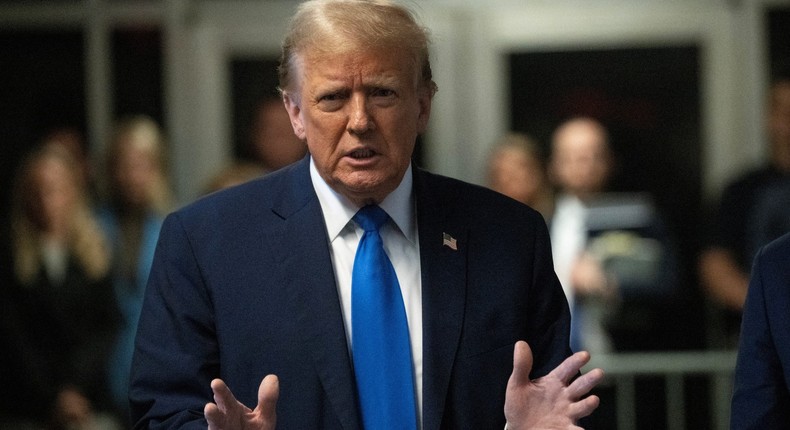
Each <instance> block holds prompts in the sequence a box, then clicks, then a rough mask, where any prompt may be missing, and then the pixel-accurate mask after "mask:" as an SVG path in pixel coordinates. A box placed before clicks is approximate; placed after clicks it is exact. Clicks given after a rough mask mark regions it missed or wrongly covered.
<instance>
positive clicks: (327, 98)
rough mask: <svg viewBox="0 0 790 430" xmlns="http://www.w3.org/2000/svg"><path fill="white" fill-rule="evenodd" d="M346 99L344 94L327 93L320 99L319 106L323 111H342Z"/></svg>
mask: <svg viewBox="0 0 790 430" xmlns="http://www.w3.org/2000/svg"><path fill="white" fill-rule="evenodd" d="M346 98H347V96H346V94H344V93H343V92H333V93H327V94H323V95H321V96H319V97H318V102H317V105H318V108H319V109H321V110H322V111H325V112H332V111H336V110H338V109H340V108H341V107H342V106H343V102H344V101H345V99H346Z"/></svg>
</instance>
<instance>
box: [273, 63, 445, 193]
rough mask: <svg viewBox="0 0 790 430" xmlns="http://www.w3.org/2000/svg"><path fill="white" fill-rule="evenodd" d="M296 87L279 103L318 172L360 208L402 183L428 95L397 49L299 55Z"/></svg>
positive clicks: (422, 127)
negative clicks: (331, 54) (304, 142)
mask: <svg viewBox="0 0 790 430" xmlns="http://www.w3.org/2000/svg"><path fill="white" fill-rule="evenodd" d="M297 64H298V65H297V66H296V67H295V72H296V77H297V82H296V84H295V85H294V86H295V87H296V88H293V89H292V90H291V91H292V92H291V91H287V92H286V95H285V97H284V99H285V105H286V108H287V110H288V114H289V116H290V118H291V124H292V126H293V128H294V132H295V133H296V135H297V136H298V137H299V138H301V139H304V140H306V141H307V147H308V149H309V151H310V154H311V155H312V157H313V159H314V161H315V165H316V167H317V169H318V172H319V174H320V175H321V177H322V178H323V179H324V181H326V182H327V184H329V186H330V187H332V188H333V189H334V190H335V191H337V192H338V193H340V194H342V195H343V196H345V197H347V198H348V199H350V200H351V201H352V202H354V203H355V204H357V205H359V206H361V205H364V204H369V203H378V202H381V201H382V200H383V199H384V198H385V197H386V196H387V195H388V194H389V193H391V192H392V191H393V190H394V189H395V188H397V186H398V184H400V181H401V179H402V178H403V174H404V173H405V172H406V169H407V168H408V166H409V163H410V160H411V155H412V152H413V150H414V145H415V142H416V139H417V135H418V134H420V133H422V132H424V131H425V128H426V126H427V123H428V117H429V116H430V107H431V94H430V92H429V90H428V89H427V88H422V87H418V85H417V71H416V70H415V64H414V62H413V61H412V59H411V57H410V56H408V55H407V54H406V53H405V52H404V51H403V50H372V51H370V50H368V51H364V52H355V53H349V54H343V55H337V56H324V57H313V56H311V55H310V53H309V52H308V53H306V55H303V56H300V58H299V59H298V61H297Z"/></svg>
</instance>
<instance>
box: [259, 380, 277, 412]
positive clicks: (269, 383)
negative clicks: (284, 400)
mask: <svg viewBox="0 0 790 430" xmlns="http://www.w3.org/2000/svg"><path fill="white" fill-rule="evenodd" d="M279 397H280V380H279V379H278V378H277V376H276V375H266V377H265V378H263V380H262V381H261V385H260V387H258V408H259V409H260V411H261V414H262V415H263V416H264V417H265V418H267V419H274V417H275V412H276V410H277V399H278V398H279Z"/></svg>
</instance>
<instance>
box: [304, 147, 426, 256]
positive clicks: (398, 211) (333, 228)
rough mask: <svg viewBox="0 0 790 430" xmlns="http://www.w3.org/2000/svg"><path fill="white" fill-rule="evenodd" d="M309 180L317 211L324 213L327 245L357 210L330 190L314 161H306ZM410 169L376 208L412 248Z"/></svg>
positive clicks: (412, 223)
mask: <svg viewBox="0 0 790 430" xmlns="http://www.w3.org/2000/svg"><path fill="white" fill-rule="evenodd" d="M310 180H311V181H312V182H313V188H314V189H315V193H316V195H318V201H319V203H320V204H321V210H322V211H323V213H324V222H325V223H326V229H327V233H328V234H329V241H330V242H332V241H334V240H335V238H336V237H338V236H339V235H340V233H341V232H342V231H343V229H344V228H345V227H346V225H348V222H349V221H351V218H353V217H354V215H355V214H356V213H357V211H358V210H359V208H358V207H357V206H356V205H354V204H353V203H351V201H350V200H348V199H347V198H346V197H344V196H343V195H341V194H339V193H337V192H336V191H335V190H333V189H332V187H330V186H329V185H328V184H327V183H326V182H325V181H324V179H323V178H322V177H321V175H320V174H319V173H318V169H317V168H316V167H315V160H314V159H313V158H312V157H310ZM412 181H413V178H412V166H411V163H409V167H408V168H407V169H406V173H405V174H404V175H403V179H402V180H401V182H400V185H398V187H397V188H395V190H394V191H393V192H391V193H390V194H389V195H388V196H387V197H386V198H384V201H382V202H381V203H380V204H379V206H380V207H381V208H382V209H384V211H385V212H387V214H388V215H389V216H390V218H392V221H393V222H394V223H395V225H396V226H397V227H398V229H400V231H401V233H403V235H404V236H405V237H406V238H407V239H408V240H409V241H411V242H412V243H413V244H415V243H416V241H417V228H416V223H415V221H414V220H415V216H414V215H415V209H414V196H413V192H412Z"/></svg>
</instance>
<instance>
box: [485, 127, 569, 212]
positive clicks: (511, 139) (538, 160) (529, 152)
mask: <svg viewBox="0 0 790 430" xmlns="http://www.w3.org/2000/svg"><path fill="white" fill-rule="evenodd" d="M488 186H489V188H491V189H492V190H494V191H497V192H499V193H502V194H504V195H506V196H508V197H510V198H512V199H515V200H518V201H520V202H521V203H524V204H526V205H527V206H529V207H531V208H532V209H535V210H536V211H538V212H540V213H541V215H543V219H544V220H546V221H547V222H548V221H549V219H550V218H551V215H552V212H553V211H554V191H553V189H552V186H551V184H550V182H549V178H548V173H547V171H546V161H545V159H544V156H543V153H542V152H541V150H540V147H539V146H538V144H537V142H535V141H534V140H533V139H532V138H531V137H529V136H527V135H526V134H523V133H509V134H506V135H504V136H503V137H502V138H500V139H499V141H497V143H496V145H495V146H494V149H493V151H492V152H491V156H490V157H489V159H488Z"/></svg>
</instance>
